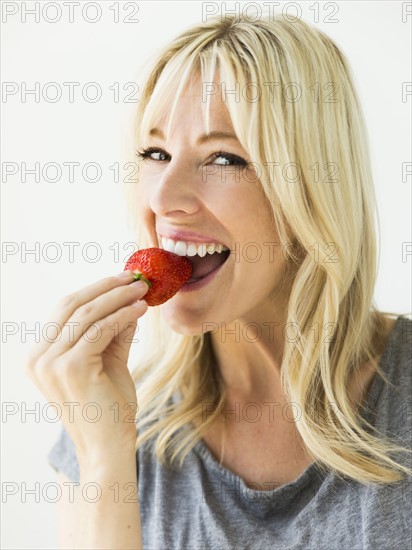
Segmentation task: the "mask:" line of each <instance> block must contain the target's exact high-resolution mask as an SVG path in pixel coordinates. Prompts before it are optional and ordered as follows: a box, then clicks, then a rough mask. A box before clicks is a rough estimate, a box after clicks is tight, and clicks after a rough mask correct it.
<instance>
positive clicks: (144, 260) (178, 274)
mask: <svg viewBox="0 0 412 550" xmlns="http://www.w3.org/2000/svg"><path fill="white" fill-rule="evenodd" d="M127 269H130V271H133V272H135V273H134V278H135V279H136V280H138V279H141V280H142V281H145V282H146V283H147V284H148V285H149V290H148V292H147V293H146V294H145V295H144V296H143V300H145V301H146V302H147V304H148V305H149V306H158V305H160V304H163V303H164V302H167V300H169V299H170V298H172V297H173V296H174V295H175V294H176V292H178V290H179V289H180V288H181V286H183V285H184V283H185V282H186V281H187V280H188V279H190V276H191V274H192V263H191V261H190V260H189V259H188V258H186V257H185V256H178V255H177V254H174V253H173V252H168V251H167V250H163V249H162V248H144V249H142V250H138V251H137V252H135V253H134V254H133V255H132V256H131V257H130V258H129V259H128V260H127V263H126V265H125V268H124V270H125V271H126V270H127Z"/></svg>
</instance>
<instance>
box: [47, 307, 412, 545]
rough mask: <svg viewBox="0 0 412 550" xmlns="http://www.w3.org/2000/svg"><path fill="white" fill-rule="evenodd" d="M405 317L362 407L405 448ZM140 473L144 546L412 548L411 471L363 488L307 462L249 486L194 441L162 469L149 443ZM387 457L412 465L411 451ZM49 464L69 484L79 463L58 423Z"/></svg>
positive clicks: (411, 341)
mask: <svg viewBox="0 0 412 550" xmlns="http://www.w3.org/2000/svg"><path fill="white" fill-rule="evenodd" d="M411 348H412V320H410V319H408V318H406V317H402V316H399V317H398V318H397V320H396V324H395V325H394V328H393V330H392V333H391V335H390V337H389V340H388V342H387V344H386V348H385V350H384V353H383V355H382V357H381V360H380V366H381V367H382V369H383V370H384V371H385V373H386V375H387V376H388V378H389V380H390V381H391V382H392V383H393V384H395V387H387V385H386V384H385V383H384V382H383V381H382V379H381V378H380V377H379V376H375V377H374V379H373V382H372V385H371V388H370V391H369V393H368V396H367V399H366V401H365V405H366V406H367V408H368V411H369V412H365V411H364V412H362V415H363V416H364V418H367V420H368V421H370V422H371V423H372V424H374V425H375V426H376V427H377V428H378V429H379V430H381V431H382V432H383V433H384V434H385V435H387V436H389V437H391V438H393V439H394V440H395V441H396V442H397V443H399V444H401V445H402V446H407V447H409V448H411V432H412V429H411V428H412V418H411V398H412V372H411V370H412V369H411V355H412V354H411ZM137 454H138V457H137V461H136V464H137V472H138V479H139V482H138V485H139V494H138V497H139V503H140V512H141V522H142V536H143V548H144V550H149V549H150V550H166V549H167V550H171V549H176V550H183V549H185V550H186V549H187V550H197V549H199V550H200V549H213V550H227V549H233V550H235V549H236V550H238V549H253V550H268V549H271V550H292V549H293V550H297V549H302V550H303V549H304V550H308V549H310V550H361V549H362V550H383V549H384V550H388V549H396V550H411V549H412V522H411V517H412V516H411V504H412V495H411V478H410V477H409V478H408V479H407V480H405V481H402V482H400V483H397V484H395V485H386V486H377V485H369V486H366V485H362V484H359V483H357V482H355V481H352V480H350V479H349V478H347V479H346V478H345V479H342V478H339V477H337V476H336V475H335V474H333V473H332V472H331V471H325V470H321V469H320V468H318V467H317V466H316V465H315V464H311V465H310V466H309V467H308V468H307V469H306V470H305V471H304V472H303V473H302V474H301V475H300V476H299V477H298V478H297V479H296V480H295V481H292V482H290V483H287V484H285V485H282V486H279V487H277V488H276V487H275V488H273V489H272V490H269V491H266V490H258V489H250V488H248V487H247V485H246V484H245V483H244V481H243V480H242V479H241V478H240V477H239V476H238V475H236V474H235V473H233V472H232V471H230V470H229V469H227V468H225V467H224V466H222V465H220V464H219V462H218V461H217V460H216V459H215V458H214V456H213V455H212V453H211V452H210V451H209V449H208V447H207V446H206V445H205V444H204V443H203V442H202V441H200V442H199V443H198V444H196V446H195V447H194V448H193V449H192V451H191V452H190V453H189V454H188V456H187V458H186V460H185V463H184V466H183V468H182V470H179V469H178V467H174V468H169V467H164V466H161V465H160V464H159V463H158V461H157V460H156V458H155V457H154V456H153V454H152V453H151V451H150V445H149V446H144V447H143V448H142V449H139V451H138V453H137ZM394 458H396V459H398V460H400V461H401V462H402V463H403V464H406V465H408V466H409V467H411V459H410V455H406V454H400V455H396V456H395V457H394ZM48 459H49V463H50V464H51V466H53V468H54V469H56V470H62V471H63V472H64V473H65V474H66V475H67V476H68V477H69V478H71V479H72V480H73V481H79V467H78V463H77V460H76V453H75V449H74V446H73V443H72V441H71V440H70V438H69V437H68V435H67V433H66V431H65V430H64V429H63V431H62V433H61V437H60V439H59V440H58V441H57V442H56V443H55V445H54V447H53V448H52V449H51V451H50V453H49V455H48Z"/></svg>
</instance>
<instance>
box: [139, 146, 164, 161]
mask: <svg viewBox="0 0 412 550" xmlns="http://www.w3.org/2000/svg"><path fill="white" fill-rule="evenodd" d="M136 154H137V156H138V157H139V158H141V159H142V160H145V159H150V160H155V161H165V160H170V158H171V157H170V155H169V154H168V153H166V151H164V150H163V149H159V148H157V147H148V148H147V149H140V150H139V149H138V150H137V151H136Z"/></svg>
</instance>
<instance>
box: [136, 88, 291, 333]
mask: <svg viewBox="0 0 412 550" xmlns="http://www.w3.org/2000/svg"><path fill="white" fill-rule="evenodd" d="M216 85H217V86H219V89H220V84H219V83H216ZM215 89H216V88H215ZM201 101H202V95H201V88H200V85H193V86H192V87H191V88H189V89H188V91H187V92H186V93H185V95H184V96H183V97H182V99H181V101H180V103H179V105H178V108H177V111H176V114H175V117H174V120H173V125H172V128H171V132H170V135H168V136H165V135H164V132H165V125H166V120H165V119H164V118H163V119H159V120H157V121H156V124H155V128H157V129H158V131H156V132H152V133H153V135H152V136H151V137H149V138H148V142H146V143H141V144H138V145H139V149H140V151H141V150H142V149H146V153H145V158H144V161H143V162H142V165H141V168H140V172H139V184H138V185H139V188H138V201H139V204H138V208H139V215H140V216H141V219H143V220H144V224H145V228H146V230H147V232H148V234H149V236H150V243H151V244H150V246H155V247H158V246H162V245H161V241H159V239H158V235H162V236H169V235H170V234H171V233H172V232H173V231H181V232H189V231H190V232H195V233H199V234H200V235H202V236H207V237H209V238H208V239H207V240H206V242H210V241H212V242H213V241H215V242H218V243H224V244H226V245H227V246H228V247H229V249H230V251H231V252H230V254H229V257H228V259H227V260H226V262H225V263H224V264H223V265H222V266H221V267H220V268H219V269H218V270H217V271H216V272H215V274H214V275H213V276H212V277H211V279H210V281H209V282H207V284H205V285H203V286H202V287H201V288H198V289H196V290H191V291H186V292H183V291H179V292H178V293H177V294H176V295H175V296H174V297H173V298H172V299H170V300H169V301H167V302H166V303H165V304H163V305H161V306H160V307H161V308H162V314H163V315H164V317H165V319H166V321H167V322H168V324H169V325H170V326H171V328H172V329H173V330H174V331H176V332H179V333H182V334H201V333H204V332H207V331H209V330H212V329H214V330H216V329H218V328H222V326H223V325H222V323H225V325H224V326H226V325H228V324H229V323H231V322H232V321H235V320H238V319H241V320H243V321H245V322H253V323H259V321H263V320H264V319H267V318H268V317H270V316H271V315H272V314H273V313H274V312H275V311H276V310H277V309H278V308H280V307H282V308H283V307H284V305H285V302H284V299H283V298H284V293H285V287H283V286H282V282H283V279H284V274H285V269H286V265H287V264H286V262H285V260H284V257H283V255H282V251H281V247H280V245H279V243H278V240H279V239H278V236H277V233H276V231H275V228H274V223H273V216H272V214H271V210H270V206H269V203H268V201H267V199H266V198H265V196H264V193H263V191H262V189H261V186H260V183H259V181H258V178H257V175H256V172H255V169H254V168H253V165H252V167H250V166H248V165H247V162H252V160H253V159H250V158H249V156H248V154H247V152H246V151H245V150H244V149H243V148H242V146H241V145H240V143H239V141H238V140H237V139H236V137H235V135H234V130H233V126H232V124H231V121H230V118H229V113H228V111H227V108H226V105H225V103H224V102H222V98H221V94H219V93H217V94H215V95H214V96H212V98H211V106H210V135H209V137H207V136H206V137H205V136H204V133H205V128H204V126H203V116H202V108H201V107H202V104H201ZM217 133H219V134H225V136H223V135H220V136H219V135H217ZM148 148H150V151H147V149H148ZM175 240H186V241H189V242H190V241H191V239H190V238H187V239H184V238H181V239H175ZM202 242H203V241H202Z"/></svg>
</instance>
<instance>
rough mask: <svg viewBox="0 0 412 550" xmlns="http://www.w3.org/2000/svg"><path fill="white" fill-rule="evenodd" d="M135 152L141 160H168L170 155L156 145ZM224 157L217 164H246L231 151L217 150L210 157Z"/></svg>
mask: <svg viewBox="0 0 412 550" xmlns="http://www.w3.org/2000/svg"><path fill="white" fill-rule="evenodd" d="M136 154H137V156H138V157H139V158H141V159H142V160H145V159H149V160H154V161H157V162H161V161H165V160H170V158H171V157H170V155H169V154H168V153H166V151H165V150H164V149H160V148H158V147H148V148H147V149H145V148H143V149H138V150H137V151H136ZM153 155H158V158H155V157H154V156H153ZM219 158H223V159H226V160H225V162H217V163H216V164H217V165H218V166H247V165H248V163H247V161H245V160H244V159H243V158H241V157H238V156H237V155H232V154H231V153H225V152H224V151H219V152H217V153H213V155H212V159H214V160H215V159H219Z"/></svg>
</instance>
